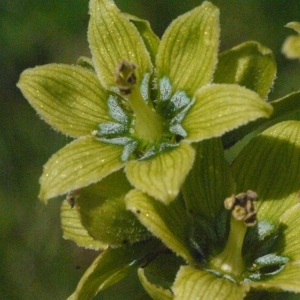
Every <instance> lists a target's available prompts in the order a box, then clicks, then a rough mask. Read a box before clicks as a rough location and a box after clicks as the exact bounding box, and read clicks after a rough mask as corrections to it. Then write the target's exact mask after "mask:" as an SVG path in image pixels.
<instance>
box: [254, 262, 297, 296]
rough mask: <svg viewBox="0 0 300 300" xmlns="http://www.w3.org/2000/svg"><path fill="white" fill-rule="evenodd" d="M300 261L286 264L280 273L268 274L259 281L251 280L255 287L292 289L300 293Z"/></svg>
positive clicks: (280, 289)
mask: <svg viewBox="0 0 300 300" xmlns="http://www.w3.org/2000/svg"><path fill="white" fill-rule="evenodd" d="M299 274H300V261H297V262H295V263H293V264H291V263H289V264H287V265H285V266H284V268H283V270H281V271H280V272H279V273H278V274H275V275H270V276H267V277H266V278H264V279H261V280H260V281H257V282H251V287H253V288H255V289H263V290H273V291H290V292H295V293H300V280H299Z"/></svg>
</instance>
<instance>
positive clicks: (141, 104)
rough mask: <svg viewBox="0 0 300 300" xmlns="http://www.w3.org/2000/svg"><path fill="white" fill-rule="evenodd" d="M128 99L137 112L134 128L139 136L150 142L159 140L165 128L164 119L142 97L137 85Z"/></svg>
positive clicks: (135, 112)
mask: <svg viewBox="0 0 300 300" xmlns="http://www.w3.org/2000/svg"><path fill="white" fill-rule="evenodd" d="M128 101H129V103H130V105H131V108H132V110H133V111H134V114H135V124H134V130H135V132H136V134H137V135H138V137H139V138H143V139H144V140H148V141H150V142H154V141H156V140H158V139H159V138H160V137H161V135H162V133H163V129H164V123H163V119H162V117H161V116H160V115H159V114H158V113H157V112H156V111H155V110H154V109H152V108H151V107H150V106H149V105H148V104H147V103H146V101H145V100H144V99H143V98H142V95H141V92H140V90H139V89H138V87H137V86H135V87H134V88H133V89H132V90H131V93H130V95H128Z"/></svg>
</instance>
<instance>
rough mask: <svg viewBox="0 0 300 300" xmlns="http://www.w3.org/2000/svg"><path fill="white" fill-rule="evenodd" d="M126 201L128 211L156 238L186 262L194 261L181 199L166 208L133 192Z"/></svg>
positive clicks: (139, 193) (145, 196)
mask: <svg viewBox="0 0 300 300" xmlns="http://www.w3.org/2000/svg"><path fill="white" fill-rule="evenodd" d="M125 201H126V207H127V209H128V210H130V211H132V212H133V213H134V214H135V216H136V217H137V218H138V219H139V221H140V222H141V223H142V224H143V225H144V226H145V227H146V228H147V229H148V230H149V231H150V232H152V234H153V235H154V236H156V237H157V238H159V239H160V240H161V241H162V242H163V243H164V244H165V245H166V246H167V247H168V248H170V249H172V251H174V252H175V253H176V254H177V255H180V256H181V257H182V258H183V259H185V260H186V261H189V262H193V261H194V259H193V257H192V256H191V254H190V252H189V246H188V242H187V239H188V238H187V234H186V233H187V231H188V226H189V223H188V219H187V215H186V211H185V207H184V205H183V203H182V202H181V201H180V200H179V199H176V200H175V201H174V202H172V203H171V204H170V205H168V206H166V205H165V204H163V203H160V202H159V201H156V200H155V199H153V198H151V197H149V196H147V195H145V194H143V193H142V192H140V191H138V190H132V191H130V192H129V193H128V194H127V195H126V200H125Z"/></svg>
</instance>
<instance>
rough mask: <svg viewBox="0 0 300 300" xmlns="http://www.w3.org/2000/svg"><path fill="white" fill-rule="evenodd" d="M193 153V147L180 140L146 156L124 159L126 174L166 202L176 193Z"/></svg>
mask: <svg viewBox="0 0 300 300" xmlns="http://www.w3.org/2000/svg"><path fill="white" fill-rule="evenodd" d="M194 156H195V151H194V149H193V148H192V147H191V146H190V145H189V144H187V143H181V144H180V145H179V146H178V147H176V148H175V149H173V150H169V151H168V150H166V151H164V152H162V153H160V154H158V155H156V156H155V157H153V158H150V159H148V160H142V161H130V162H128V163H127V165H126V169H125V170H126V174H127V178H128V180H129V182H130V183H131V184H132V185H133V186H134V187H135V188H137V189H139V190H141V191H142V192H143V193H147V194H148V195H150V196H151V197H154V198H155V199H158V200H160V201H162V202H164V203H165V204H167V203H170V202H171V201H173V200H174V198H175V197H176V196H177V195H178V193H179V190H180V187H181V185H182V184H183V182H184V180H185V178H186V175H187V174H188V172H189V170H190V169H191V167H192V164H193V162H194ZM154 187H155V188H154Z"/></svg>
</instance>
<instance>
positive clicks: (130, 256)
mask: <svg viewBox="0 0 300 300" xmlns="http://www.w3.org/2000/svg"><path fill="white" fill-rule="evenodd" d="M157 247H158V243H157V242H156V241H153V240H151V241H148V242H143V243H137V244H134V245H132V246H126V247H119V248H115V249H112V248H108V249H107V250H105V251H104V252H102V253H101V254H100V255H99V256H98V257H97V258H96V259H95V261H94V262H93V264H92V265H91V266H90V267H89V268H88V269H87V270H86V272H85V273H84V275H83V276H82V277H81V279H80V281H79V283H78V285H77V288H76V290H75V292H74V293H73V294H72V295H71V296H70V297H69V298H68V300H90V299H92V298H93V297H94V296H95V295H97V294H98V293H99V292H100V291H103V290H104V289H106V288H108V287H109V286H111V285H113V284H115V283H116V282H118V281H120V280H121V279H122V278H124V277H125V276H126V275H128V274H129V273H130V272H132V271H134V270H136V269H137V268H138V267H139V266H141V265H143V264H145V263H146V262H147V257H148V256H150V257H151V256H153V253H155V249H156V248H157Z"/></svg>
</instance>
